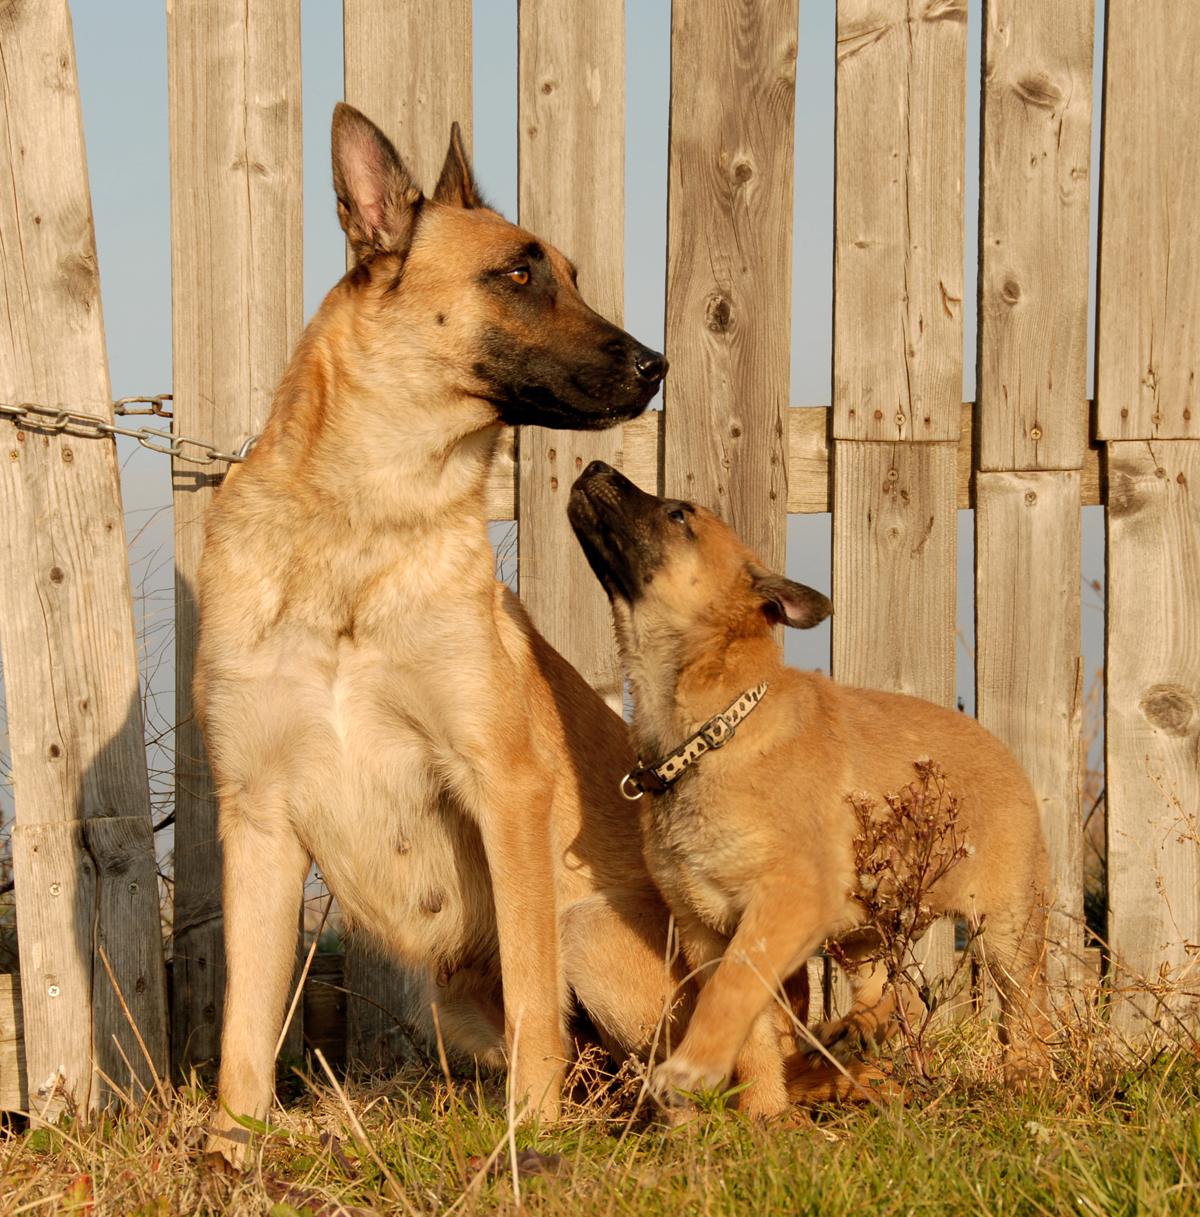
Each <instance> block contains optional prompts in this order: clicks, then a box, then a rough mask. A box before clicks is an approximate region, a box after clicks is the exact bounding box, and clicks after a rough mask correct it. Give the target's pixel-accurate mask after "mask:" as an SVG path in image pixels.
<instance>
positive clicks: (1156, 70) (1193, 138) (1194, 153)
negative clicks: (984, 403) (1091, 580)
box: [1096, 0, 1200, 440]
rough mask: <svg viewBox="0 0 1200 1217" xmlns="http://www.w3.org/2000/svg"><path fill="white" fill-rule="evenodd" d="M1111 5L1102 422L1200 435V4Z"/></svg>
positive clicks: (1114, 433) (1099, 337)
mask: <svg viewBox="0 0 1200 1217" xmlns="http://www.w3.org/2000/svg"><path fill="white" fill-rule="evenodd" d="M1107 15H1108V34H1107V40H1106V47H1105V67H1104V164H1103V176H1102V180H1101V184H1100V250H1099V266H1098V290H1099V297H1100V299H1099V309H1098V313H1097V318H1096V405H1097V411H1096V432H1097V435H1098V436H1099V437H1100V438H1101V439H1106V440H1107V439H1197V440H1200V379H1198V378H1197V375H1196V372H1197V352H1198V351H1200V273H1198V272H1200V219H1198V213H1200V123H1198V122H1197V121H1196V115H1197V113H1200V6H1197V5H1195V4H1190V3H1188V2H1187V0H1165V2H1163V3H1158V4H1152V5H1142V4H1133V3H1130V0H1109V4H1108V10H1107Z"/></svg>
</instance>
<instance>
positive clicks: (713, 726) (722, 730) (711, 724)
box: [696, 714, 737, 752]
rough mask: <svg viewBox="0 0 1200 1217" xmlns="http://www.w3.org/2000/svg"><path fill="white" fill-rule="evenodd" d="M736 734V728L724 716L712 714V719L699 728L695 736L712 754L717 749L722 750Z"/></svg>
mask: <svg viewBox="0 0 1200 1217" xmlns="http://www.w3.org/2000/svg"><path fill="white" fill-rule="evenodd" d="M736 733H737V728H736V727H735V726H734V725H733V723H731V722H730V721H729V720H728V719H727V718H726V717H725V715H724V714H714V715H713V716H712V718H710V719H709V720H708V722H706V723H705V724H704V726H703V727H701V728H700V730H699V731H697V732H696V734H697V735H698V736H699V737H700V738H701V739H702V740H703V741H704V742H705V743H706V744H707V745H708V746H709V748H711V749H712V750H713V751H714V752H715V751H716V750H717V749H718V748H724V747H725V745H726V744H727V743H729V741H730V740H731V739H733V737H734V735H735V734H736Z"/></svg>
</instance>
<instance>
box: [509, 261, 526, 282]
mask: <svg viewBox="0 0 1200 1217" xmlns="http://www.w3.org/2000/svg"><path fill="white" fill-rule="evenodd" d="M508 277H509V278H510V279H511V280H512V281H513V282H514V283H515V284H516V285H517V286H518V287H524V286H525V284H526V283H528V282H529V267H528V266H518V267H517V269H516V270H510V271H509V272H508Z"/></svg>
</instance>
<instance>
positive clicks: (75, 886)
mask: <svg viewBox="0 0 1200 1217" xmlns="http://www.w3.org/2000/svg"><path fill="white" fill-rule="evenodd" d="M12 856H13V878H14V879H15V880H16V891H17V893H18V898H19V901H20V902H19V904H18V906H17V916H18V917H19V918H20V922H21V930H20V952H21V1010H22V1016H23V1018H24V1022H25V1061H26V1076H27V1079H28V1088H29V1101H30V1103H31V1104H32V1107H31V1108H27V1109H26V1110H29V1111H30V1112H31V1114H32V1115H34V1116H36V1117H38V1118H44V1119H45V1120H47V1121H50V1122H52V1121H54V1120H55V1119H57V1118H58V1116H59V1114H60V1113H62V1112H63V1111H64V1110H77V1111H80V1112H87V1111H91V1110H93V1109H94V1108H95V1107H96V1106H97V1102H98V1093H97V1092H98V1090H99V1087H96V1086H94V1078H93V1074H92V1048H93V1037H95V1039H97V1040H98V1038H99V1037H98V1035H97V1032H98V1031H99V1028H96V1027H94V1026H93V1022H92V985H93V983H94V981H95V976H94V969H93V961H92V933H93V925H94V920H95V912H94V910H95V901H96V866H95V863H94V862H93V861H92V857H91V854H89V853H88V851H87V847H86V846H85V844H84V840H83V822H82V821H81V820H60V821H57V822H52V823H46V824H20V823H18V824H16V825H15V826H14V827H13V832H12ZM96 967H97V968H100V967H101V965H100V963H99V961H98V960H97V961H96ZM111 1030H113V1031H115V1030H116V1027H115V1026H114V1027H112V1028H111Z"/></svg>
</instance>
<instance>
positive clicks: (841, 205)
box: [831, 0, 966, 970]
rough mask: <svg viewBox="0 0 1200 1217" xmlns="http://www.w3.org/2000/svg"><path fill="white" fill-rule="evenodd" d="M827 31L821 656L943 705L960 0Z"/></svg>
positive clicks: (959, 251) (931, 950) (962, 35)
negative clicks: (831, 96)
mask: <svg viewBox="0 0 1200 1217" xmlns="http://www.w3.org/2000/svg"><path fill="white" fill-rule="evenodd" d="M837 31H838V34H837V114H836V141H835V148H836V154H835V155H836V161H835V169H834V174H835V192H836V200H837V208H836V214H835V219H834V329H833V407H832V408H833V435H834V437H835V439H834V449H833V469H834V478H833V603H834V607H835V612H834V617H833V655H832V668H831V670H832V673H833V676H834V678H835V679H836V680H839V681H841V682H843V683H845V684H851V685H865V686H871V687H874V688H882V689H893V690H897V691H900V692H904V693H911V694H915V695H916V696H918V697H925V698H928V699H929V700H930V701H935V702H939V703H940V704H942V705H947V706H951V705H953V704H954V653H955V573H956V548H957V537H958V533H957V520H958V513H957V502H958V499H957V494H956V482H957V464H958V443H957V442H958V439H959V432H960V424H961V417H962V404H961V399H962V297H963V290H962V268H963V193H962V182H963V172H964V158H965V148H964V133H965V122H966V3H965V0H948V2H947V3H945V4H939V5H936V6H929V7H927V8H925V9H923V10H922V11H920V12H916V13H914V12H912V11H911V6H909V5H907V4H906V3H905V0H887V2H886V3H884V2H876V0H841V2H840V3H839V4H838V17H837ZM897 440H902V441H913V440H918V441H942V442H937V443H930V442H922V443H912V442H902V443H897V442H885V441H897ZM914 759H915V758H914ZM934 759H936V757H935V758H934ZM953 945H954V944H953V934H952V931H951V927H950V926H949V925H938V926H934V927H933V928H932V929H931V931H930V934H929V941H928V945H927V946H926V948H925V958H926V964H927V967H930V968H932V969H934V970H946V969H948V968H949V967H950V966H951V961H952V952H953Z"/></svg>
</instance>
